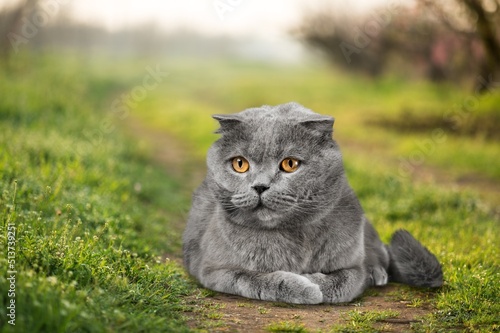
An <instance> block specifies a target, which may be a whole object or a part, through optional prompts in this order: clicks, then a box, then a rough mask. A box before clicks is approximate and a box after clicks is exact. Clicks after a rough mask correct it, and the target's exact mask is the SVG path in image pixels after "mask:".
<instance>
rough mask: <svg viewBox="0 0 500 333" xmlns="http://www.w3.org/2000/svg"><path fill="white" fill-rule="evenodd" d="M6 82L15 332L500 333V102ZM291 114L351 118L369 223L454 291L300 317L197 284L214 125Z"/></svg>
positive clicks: (80, 63) (408, 293)
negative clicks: (194, 258) (253, 109)
mask: <svg viewBox="0 0 500 333" xmlns="http://www.w3.org/2000/svg"><path fill="white" fill-rule="evenodd" d="M0 72H1V73H0V91H1V94H2V98H1V99H0V170H1V174H0V190H1V193H0V195H1V197H0V214H1V217H2V219H1V226H2V233H1V235H0V242H1V248H2V251H3V252H2V255H0V268H1V271H2V274H1V275H0V300H1V304H2V307H1V309H0V318H1V320H0V325H1V328H0V331H1V332H125V331H126V332H183V331H186V332H187V331H191V330H198V331H203V330H207V331H214V330H221V331H223V330H230V329H240V330H242V331H244V330H243V329H244V328H245V327H247V328H248V327H254V328H255V329H259V330H266V331H271V332H276V331H288V332H309V331H316V330H317V329H321V330H322V331H325V332H329V331H334V332H358V331H366V332H371V331H378V330H384V329H392V330H395V331H397V330H398V327H399V328H401V327H405V328H408V329H412V330H415V331H422V332H425V331H428V332H435V331H440V330H443V331H446V330H456V331H462V330H465V331H471V332H490V331H498V330H500V321H499V318H498V313H500V303H499V302H498V295H499V294H500V259H499V252H498V251H499V249H498V244H499V243H500V239H499V236H498V235H499V234H500V227H499V222H500V211H499V209H498V207H499V206H500V159H499V158H498V156H500V145H499V142H498V137H496V136H495V135H496V133H497V132H496V129H497V128H496V127H494V126H495V124H497V125H496V126H498V121H496V120H497V119H498V118H496V117H498V116H497V114H498V112H499V110H498V108H499V107H500V94H499V92H498V90H497V91H496V92H495V91H492V92H488V93H486V94H485V95H483V96H476V95H475V94H474V93H471V92H469V91H468V90H466V89H465V88H458V87H455V86H447V85H434V84H430V83H428V82H420V81H410V80H409V79H406V78H403V77H387V78H384V79H382V80H380V81H376V82H375V81H372V80H369V79H366V78H363V77H351V76H347V75H346V74H344V73H341V72H337V71H335V70H332V69H330V68H327V67H324V66H323V65H319V64H311V65H309V66H292V65H281V66H276V65H273V66H271V65H269V64H261V63H248V62H243V61H235V60H228V61H210V62H205V61H201V60H199V59H198V60H194V59H173V60H172V59H171V60H168V61H166V60H159V59H141V60H132V59H114V60H113V61H111V60H109V59H106V58H105V57H97V58H96V59H92V60H91V59H89V58H83V57H76V56H72V55H64V56H62V55H57V56H56V55H50V54H48V55H37V56H36V57H35V56H33V55H29V54H26V55H21V56H19V57H17V58H16V59H13V60H11V61H10V62H9V63H8V64H4V65H3V67H0ZM291 100H295V101H298V102H300V103H301V104H304V105H305V106H307V107H309V108H311V109H313V110H315V111H317V112H320V113H324V114H330V115H333V116H334V117H335V118H336V122H335V131H334V137H335V138H336V139H337V140H338V142H339V143H340V146H341V148H342V151H343V155H344V162H345V165H346V170H347V173H348V178H349V181H350V183H351V185H352V186H353V188H354V189H355V191H356V193H357V194H358V196H359V198H360V200H361V202H362V204H363V207H364V209H365V211H366V213H367V216H368V217H369V218H370V219H371V220H372V221H373V222H374V224H375V226H376V228H377V230H378V231H379V233H380V235H381V237H382V239H383V240H384V241H387V240H388V238H389V237H390V235H391V234H392V233H393V232H394V231H395V230H396V229H398V228H405V229H408V230H409V231H410V232H412V233H413V234H414V235H415V236H416V238H418V239H420V240H421V241H422V242H423V243H424V244H425V245H426V246H427V247H428V248H429V249H430V250H431V251H432V252H434V253H435V254H436V255H437V257H438V259H439V260H440V262H441V263H442V265H443V270H444V276H445V285H444V286H443V287H442V288H440V289H439V290H434V291H431V290H420V289H415V288H408V287H403V286H391V287H390V288H389V289H388V290H386V289H384V290H379V289H372V290H370V291H368V292H367V294H366V295H365V296H363V297H362V298H360V299H359V300H356V301H355V302H354V303H353V304H350V305H335V306H331V305H322V306H320V307H317V308H311V307H304V306H301V307H287V305H284V304H272V303H265V302H257V301H247V300H244V299H242V298H234V299H228V298H227V297H226V296H224V295H220V294H216V293H213V292H210V291H208V290H205V289H203V288H200V287H199V286H198V285H197V284H196V282H195V281H193V280H192V279H191V278H189V277H188V276H187V275H186V274H185V273H184V271H183V268H182V266H181V263H180V258H181V240H180V235H181V233H182V230H183V225H184V223H185V219H186V215H187V211H188V210H189V205H190V193H191V191H192V190H193V188H194V187H195V186H196V185H197V184H198V183H199V182H200V181H201V179H202V178H203V174H204V168H205V162H204V155H205V152H206V150H207V148H208V147H209V146H210V144H211V142H213V141H214V140H215V139H216V135H214V134H213V131H214V130H215V129H216V122H215V121H213V120H212V119H211V118H210V115H211V114H215V113H230V112H237V111H241V110H243V109H244V108H246V107H249V106H259V105H262V104H271V105H273V104H279V103H283V102H287V101H291ZM464 105H465V106H464ZM412 124H413V125H415V126H412ZM416 124H417V125H418V126H416ZM492 124H493V125H492ZM492 126H493V127H492ZM492 128H493V129H492ZM9 231H10V232H11V233H8V232H9ZM10 271H14V272H15V273H10ZM12 276H14V279H12V278H11V277H12ZM7 278H10V279H9V280H8V279H7ZM14 280H15V282H13V281H14ZM11 293H15V297H14V296H11ZM12 300H15V303H14V304H15V310H14V312H15V321H14V322H15V326H13V325H11V324H9V322H8V321H12V320H13V319H12V318H13V317H12V316H11V317H8V316H7V315H8V314H11V313H12V311H11V310H12V306H11V304H12V303H11V302H12ZM377 300H378V301H380V302H383V304H384V306H387V308H383V309H375V308H374V307H373V306H372V307H370V306H368V304H369V303H370V302H372V303H373V302H376V301H377ZM391 304H393V305H394V307H391ZM9 306H10V307H11V309H9V308H8V307H9ZM394 309H396V310H394ZM313 312H314V313H320V314H321V316H319V317H317V320H316V319H315V320H316V321H317V322H315V323H312V319H311V318H316V315H314V313H313ZM412 313H413V314H412ZM236 315H238V316H244V315H247V317H252V318H255V319H253V322H252V321H249V320H248V318H247V319H238V318H240V317H237V316H236ZM309 315H310V316H309ZM408 316H411V317H410V318H411V319H408V320H406V321H405V322H404V324H405V325H406V326H397V325H398V324H397V320H398V318H409V317H408ZM241 318H244V317H241ZM259 318H260V319H262V320H260V319H259ZM395 323H396V324H395ZM244 325H253V326H244ZM259 325H260V326H259Z"/></svg>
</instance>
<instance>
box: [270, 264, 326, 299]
mask: <svg viewBox="0 0 500 333" xmlns="http://www.w3.org/2000/svg"><path fill="white" fill-rule="evenodd" d="M275 273H277V274H279V276H280V280H281V281H280V282H279V284H278V290H277V292H276V296H277V300H278V301H281V302H286V303H295V304H319V303H322V302H323V293H322V292H321V290H320V287H319V286H318V285H317V284H315V283H313V282H311V281H310V280H309V279H307V278H306V277H304V276H301V275H299V274H295V273H291V272H283V271H279V272H275Z"/></svg>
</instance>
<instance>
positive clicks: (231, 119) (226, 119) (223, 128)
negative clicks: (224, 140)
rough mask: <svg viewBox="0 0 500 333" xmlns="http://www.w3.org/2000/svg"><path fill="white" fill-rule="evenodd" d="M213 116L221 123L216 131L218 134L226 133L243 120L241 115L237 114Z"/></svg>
mask: <svg viewBox="0 0 500 333" xmlns="http://www.w3.org/2000/svg"><path fill="white" fill-rule="evenodd" d="M212 118H214V119H215V120H217V121H218V122H219V125H220V127H219V128H218V129H217V130H216V131H215V133H217V134H224V133H226V132H229V131H232V130H234V129H235V128H236V127H238V126H239V125H240V124H241V123H242V122H243V121H242V119H241V117H240V116H238V115H235V114H214V115H212Z"/></svg>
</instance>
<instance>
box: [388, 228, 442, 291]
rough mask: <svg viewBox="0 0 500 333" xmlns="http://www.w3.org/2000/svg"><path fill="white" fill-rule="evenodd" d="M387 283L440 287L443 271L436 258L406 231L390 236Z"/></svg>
mask: <svg viewBox="0 0 500 333" xmlns="http://www.w3.org/2000/svg"><path fill="white" fill-rule="evenodd" d="M387 249H388V250H389V255H390V264H389V281H391V282H399V283H404V284H408V285H411V286H417V287H440V286H442V285H443V271H442V270H441V265H440V264H439V261H438V260H437V259H436V257H435V256H434V255H433V254H432V253H431V252H430V251H429V250H427V249H426V248H425V247H424V246H423V245H422V244H420V243H419V242H418V241H417V240H416V239H415V238H413V236H412V235H411V234H410V233H409V232H408V231H406V230H398V231H396V232H395V233H394V235H392V239H391V243H390V245H388V246H387Z"/></svg>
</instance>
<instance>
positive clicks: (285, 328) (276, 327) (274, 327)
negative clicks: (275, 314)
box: [266, 321, 307, 333]
mask: <svg viewBox="0 0 500 333" xmlns="http://www.w3.org/2000/svg"><path fill="white" fill-rule="evenodd" d="M266 330H268V331H269V332H294V333H305V332H307V330H306V328H305V327H304V325H303V324H297V323H294V322H291V321H280V322H275V323H271V324H269V325H268V326H267V327H266Z"/></svg>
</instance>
